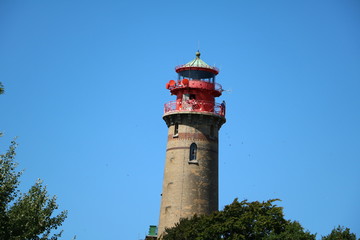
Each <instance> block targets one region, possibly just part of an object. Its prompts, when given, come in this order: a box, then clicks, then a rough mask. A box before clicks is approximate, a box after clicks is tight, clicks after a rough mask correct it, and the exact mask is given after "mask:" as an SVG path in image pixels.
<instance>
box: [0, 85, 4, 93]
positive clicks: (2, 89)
mask: <svg viewBox="0 0 360 240" xmlns="http://www.w3.org/2000/svg"><path fill="white" fill-rule="evenodd" d="M3 93H4V85H3V84H2V83H1V82H0V94H3Z"/></svg>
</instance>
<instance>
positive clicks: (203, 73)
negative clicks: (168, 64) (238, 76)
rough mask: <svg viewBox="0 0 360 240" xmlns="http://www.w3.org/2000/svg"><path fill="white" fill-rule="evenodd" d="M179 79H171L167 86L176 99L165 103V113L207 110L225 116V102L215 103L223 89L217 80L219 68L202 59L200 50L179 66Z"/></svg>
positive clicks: (177, 70)
mask: <svg viewBox="0 0 360 240" xmlns="http://www.w3.org/2000/svg"><path fill="white" fill-rule="evenodd" d="M175 71H176V72H177V73H178V80H177V81H175V80H170V81H169V82H168V83H166V88H167V89H169V90H170V93H171V95H176V101H171V102H168V103H166V104H165V109H164V111H165V114H167V113H174V112H205V113H213V114H216V115H219V116H221V117H225V104H224V102H223V103H222V104H218V103H215V97H219V96H221V93H222V91H223V89H222V87H221V85H220V84H218V83H216V82H215V77H216V75H217V74H218V73H219V69H218V68H216V67H212V66H209V65H208V64H206V63H205V62H204V61H203V60H201V59H200V52H196V58H195V59H194V60H192V61H191V62H189V63H186V64H184V65H180V66H177V67H176V68H175Z"/></svg>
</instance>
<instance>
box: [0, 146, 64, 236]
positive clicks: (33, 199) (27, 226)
mask: <svg viewBox="0 0 360 240" xmlns="http://www.w3.org/2000/svg"><path fill="white" fill-rule="evenodd" d="M16 146H17V145H16V143H15V142H14V141H13V142H12V143H11V145H10V147H9V150H8V151H7V153H5V154H3V155H0V239H7V240H56V239H58V237H60V236H61V232H62V231H60V232H59V233H56V234H53V235H52V236H51V231H52V230H54V229H57V228H58V227H59V226H61V224H62V222H63V221H64V220H65V218H66V216H67V212H66V211H62V212H60V213H59V214H58V215H56V216H53V217H52V215H53V213H54V211H55V210H56V209H58V205H57V204H56V197H55V196H54V197H49V196H48V192H47V190H46V187H45V186H43V185H42V182H41V181H37V182H36V183H35V185H33V186H32V187H31V188H30V190H29V191H28V192H27V193H19V191H18V189H17V188H18V186H19V178H20V176H21V174H22V172H17V171H16V166H17V164H16V163H15V162H14V158H15V155H16V152H15V149H16Z"/></svg>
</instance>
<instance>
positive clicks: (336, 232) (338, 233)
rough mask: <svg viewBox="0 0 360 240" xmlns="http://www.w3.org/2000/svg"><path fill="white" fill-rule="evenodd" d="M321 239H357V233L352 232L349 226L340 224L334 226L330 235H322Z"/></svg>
mask: <svg viewBox="0 0 360 240" xmlns="http://www.w3.org/2000/svg"><path fill="white" fill-rule="evenodd" d="M321 240H356V235H355V234H354V233H350V229H349V228H344V227H341V226H338V227H337V228H334V229H333V230H332V231H331V233H330V234H329V235H327V236H325V237H322V238H321ZM359 240H360V238H359Z"/></svg>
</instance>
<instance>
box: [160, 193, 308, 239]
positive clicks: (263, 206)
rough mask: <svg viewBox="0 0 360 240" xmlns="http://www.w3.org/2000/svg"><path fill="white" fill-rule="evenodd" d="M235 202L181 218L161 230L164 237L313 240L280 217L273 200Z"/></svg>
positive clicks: (280, 212)
mask: <svg viewBox="0 0 360 240" xmlns="http://www.w3.org/2000/svg"><path fill="white" fill-rule="evenodd" d="M275 201H278V199H273V200H268V201H266V202H258V201H255V202H248V201H246V200H244V201H241V202H239V201H238V200H237V199H235V200H234V202H233V203H232V204H230V205H227V206H225V208H224V210H223V211H219V212H215V213H213V214H211V215H208V216H205V215H204V216H194V217H192V218H190V219H181V220H180V221H179V223H177V224H176V225H175V227H173V228H167V229H166V230H165V234H164V237H163V239H164V240H175V239H176V240H222V239H227V240H260V239H264V240H280V239H282V240H283V239H285V240H287V239H289V240H290V239H291V240H294V239H295V240H314V239H315V235H314V234H310V233H309V232H304V229H303V228H302V227H301V225H300V224H299V223H298V222H291V221H288V220H285V219H284V214H283V209H282V208H281V207H278V206H276V205H274V204H273V203H274V202H275Z"/></svg>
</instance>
